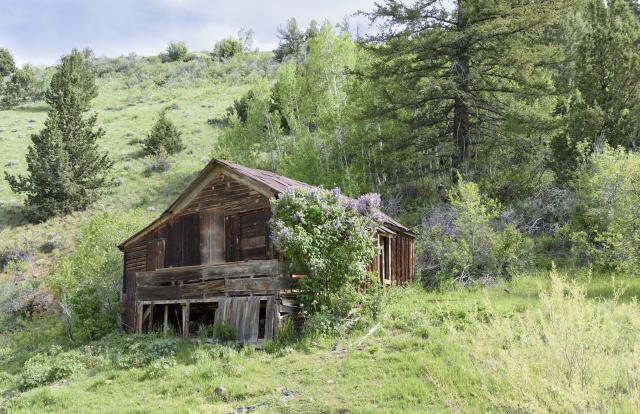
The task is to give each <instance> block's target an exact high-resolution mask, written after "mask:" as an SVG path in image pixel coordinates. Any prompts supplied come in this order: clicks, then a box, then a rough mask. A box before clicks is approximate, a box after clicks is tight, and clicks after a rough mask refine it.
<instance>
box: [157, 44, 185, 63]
mask: <svg viewBox="0 0 640 414" xmlns="http://www.w3.org/2000/svg"><path fill="white" fill-rule="evenodd" d="M188 54H189V49H187V45H186V43H184V42H171V43H169V46H167V52H166V54H165V55H163V56H162V58H163V60H164V61H167V62H178V61H184V60H186V58H187V55H188Z"/></svg>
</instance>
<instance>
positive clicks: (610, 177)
mask: <svg viewBox="0 0 640 414" xmlns="http://www.w3.org/2000/svg"><path fill="white" fill-rule="evenodd" d="M639 181H640V154H638V153H635V152H627V151H625V150H624V149H622V148H619V149H612V148H610V147H609V146H606V145H605V147H604V148H603V149H602V150H601V151H599V152H594V153H593V154H592V155H591V156H590V157H589V158H587V159H585V161H584V162H583V163H582V166H581V167H580V168H579V170H578V173H577V175H576V178H575V179H574V181H573V183H572V186H573V189H574V191H575V194H576V201H575V205H574V210H573V228H574V230H575V232H576V233H575V234H574V235H573V241H574V251H575V252H576V253H580V254H583V255H584V256H585V257H590V258H591V259H593V260H595V262H596V263H597V264H598V265H600V266H602V267H605V268H610V269H611V268H613V269H617V270H620V271H623V272H626V273H630V274H636V275H637V274H638V273H639V272H640V271H639V269H640V228H639V227H638V226H637V225H636V224H637V223H640V210H639V209H638V205H639V204H640V188H639V187H638V182H639Z"/></svg>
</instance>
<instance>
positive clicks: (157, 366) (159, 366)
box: [144, 357, 176, 379]
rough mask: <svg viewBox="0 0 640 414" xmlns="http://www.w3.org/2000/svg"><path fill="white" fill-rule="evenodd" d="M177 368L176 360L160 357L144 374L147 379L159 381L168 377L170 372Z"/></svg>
mask: <svg viewBox="0 0 640 414" xmlns="http://www.w3.org/2000/svg"><path fill="white" fill-rule="evenodd" d="M174 366H176V360H175V358H166V357H160V358H158V359H155V360H153V361H152V362H151V363H150V364H149V366H148V367H147V369H146V370H145V372H144V378H145V379H158V378H163V377H164V376H166V375H167V373H168V371H169V370H170V369H171V368H173V367H174Z"/></svg>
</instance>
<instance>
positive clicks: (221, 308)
mask: <svg viewBox="0 0 640 414" xmlns="http://www.w3.org/2000/svg"><path fill="white" fill-rule="evenodd" d="M227 302H228V300H227V299H226V298H220V300H219V301H218V309H216V315H215V317H214V323H217V324H221V323H226V318H225V314H226V310H227Z"/></svg>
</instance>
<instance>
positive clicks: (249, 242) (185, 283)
mask: <svg viewBox="0 0 640 414" xmlns="http://www.w3.org/2000/svg"><path fill="white" fill-rule="evenodd" d="M291 187H306V188H313V187H312V186H310V185H308V184H305V183H302V182H300V181H296V180H292V179H290V178H287V177H283V176H281V175H277V174H274V173H272V172H268V171H262V170H256V169H252V168H247V167H244V166H242V165H237V164H232V163H230V162H227V161H224V160H220V159H214V160H212V161H211V162H209V164H208V165H207V166H206V167H205V168H204V169H203V170H202V171H201V172H200V174H199V175H198V176H197V177H196V178H195V180H193V182H192V183H191V184H190V185H189V186H188V187H187V188H186V190H185V191H184V192H183V193H182V194H181V195H180V196H179V197H178V199H177V200H176V201H175V202H174V203H173V204H171V206H170V207H169V208H168V209H167V210H166V211H165V212H164V213H162V214H161V215H160V217H158V218H157V219H156V220H154V221H153V222H152V223H150V224H149V225H148V226H147V227H145V228H144V229H142V230H141V231H139V232H138V233H136V234H134V235H133V236H131V237H130V238H129V239H127V240H126V241H124V242H123V243H122V244H121V245H120V246H119V248H120V249H121V250H122V251H123V252H124V272H123V284H122V297H121V301H122V310H123V313H122V321H123V325H124V328H125V329H127V330H129V331H135V332H138V333H142V332H150V331H153V330H162V329H165V330H166V329H173V330H175V331H177V332H179V333H180V334H182V335H184V336H188V335H190V334H194V333H195V332H196V330H197V328H198V326H199V324H204V325H208V324H213V323H219V322H224V323H226V324H228V325H231V326H233V327H235V329H236V332H237V340H238V341H244V342H253V343H259V342H261V341H262V340H265V339H272V338H273V337H274V335H275V333H276V331H277V329H278V326H279V324H280V321H281V319H282V318H283V317H284V316H285V315H287V314H290V313H295V312H296V309H297V301H296V291H295V278H294V277H292V276H291V274H290V273H289V269H288V264H287V263H286V261H285V260H284V258H283V257H282V255H281V254H279V253H278V252H277V251H276V250H275V249H274V248H273V246H272V245H271V243H270V238H269V218H270V215H271V214H270V203H269V199H270V198H271V197H277V196H278V194H280V193H281V192H283V191H285V190H287V189H288V188H291ZM382 221H383V225H382V226H381V227H380V228H379V229H378V230H377V234H376V239H377V241H378V255H377V256H376V258H375V259H374V260H373V262H372V263H371V265H370V267H369V269H370V270H371V271H375V272H377V273H378V274H379V275H380V281H381V282H382V283H383V284H387V285H392V284H403V283H407V282H409V281H412V280H413V278H414V251H413V241H414V237H415V235H414V234H413V233H412V232H411V231H410V230H409V229H408V228H406V227H404V226H403V225H402V224H400V223H398V222H397V221H395V220H393V219H392V218H391V217H388V216H386V215H383V220H382Z"/></svg>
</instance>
